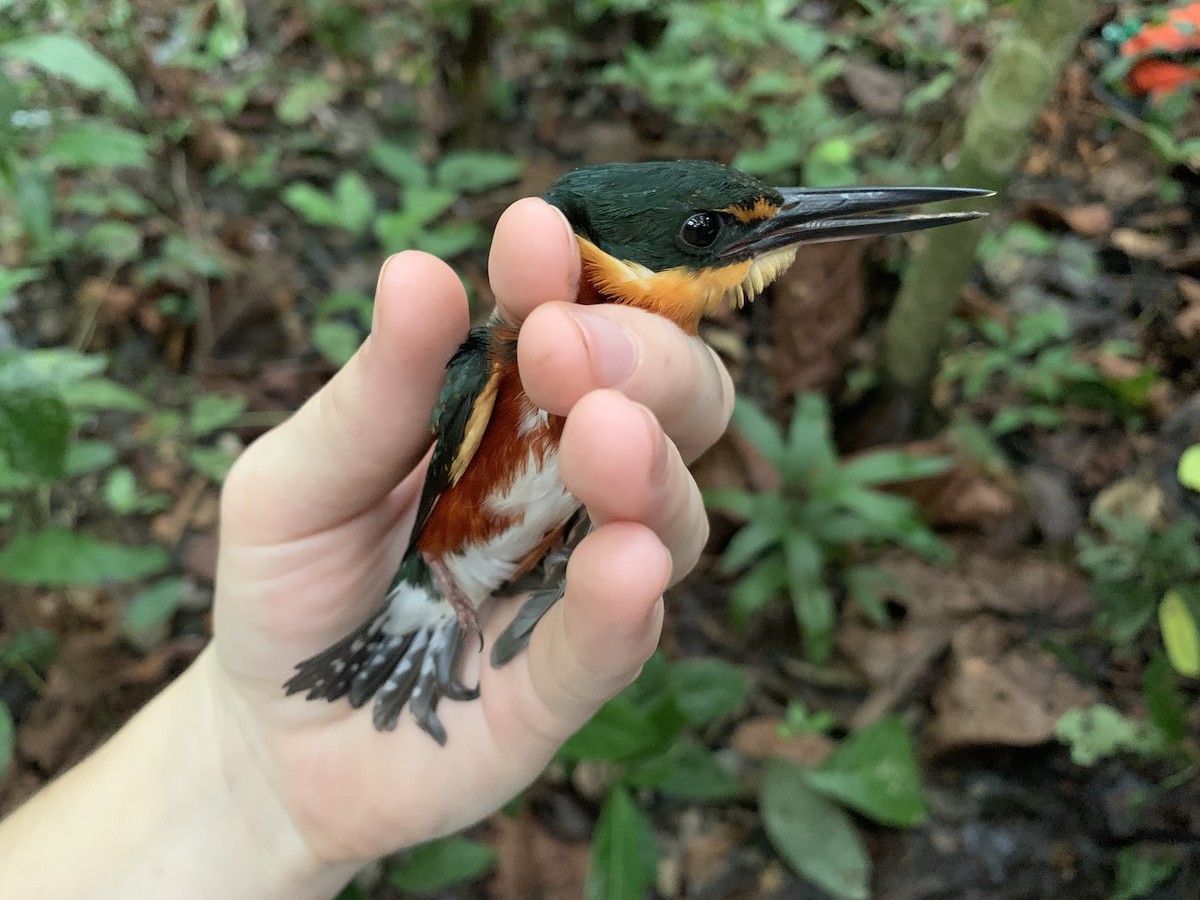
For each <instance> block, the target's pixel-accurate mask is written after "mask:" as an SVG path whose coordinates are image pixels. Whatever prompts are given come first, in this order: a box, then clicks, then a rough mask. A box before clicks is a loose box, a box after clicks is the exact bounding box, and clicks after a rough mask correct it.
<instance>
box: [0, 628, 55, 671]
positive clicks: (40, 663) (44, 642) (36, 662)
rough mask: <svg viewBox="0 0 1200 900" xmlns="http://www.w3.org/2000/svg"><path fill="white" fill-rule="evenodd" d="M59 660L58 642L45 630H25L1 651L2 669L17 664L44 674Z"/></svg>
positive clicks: (19, 632)
mask: <svg viewBox="0 0 1200 900" xmlns="http://www.w3.org/2000/svg"><path fill="white" fill-rule="evenodd" d="M57 658H58V641H56V640H55V639H54V635H53V634H51V633H50V632H49V631H47V630H46V629H45V628H25V629H23V630H21V631H18V632H17V633H16V634H14V635H13V636H12V638H11V639H10V640H9V642H8V644H6V645H5V646H4V648H3V649H0V667H8V666H13V665H17V664H24V665H26V666H29V667H30V668H32V669H33V670H35V671H37V672H44V671H45V670H46V669H48V668H50V664H51V663H52V662H54V660H55V659H57Z"/></svg>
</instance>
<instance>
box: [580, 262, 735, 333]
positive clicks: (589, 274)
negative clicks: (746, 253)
mask: <svg viewBox="0 0 1200 900" xmlns="http://www.w3.org/2000/svg"><path fill="white" fill-rule="evenodd" d="M579 252H580V255H581V256H582V257H583V280H584V281H585V282H587V284H588V286H589V288H590V289H591V291H594V292H595V293H598V294H600V295H601V296H602V297H605V298H607V299H608V300H609V301H610V302H613V303H622V304H624V305H626V306H636V307H638V308H639V309H645V310H649V311H650V312H654V313H657V314H658V315H660V316H665V317H666V318H668V319H670V320H671V321H672V322H674V323H675V324H676V325H678V326H679V327H680V328H682V329H683V330H684V331H687V332H689V333H691V334H695V333H696V329H697V327H698V326H699V324H700V317H701V316H702V315H704V313H705V311H706V310H707V309H709V308H710V307H712V306H713V305H715V304H716V303H718V302H719V301H720V300H721V298H722V297H724V296H725V294H726V293H727V292H728V291H732V290H734V289H735V288H737V286H738V285H739V284H741V283H742V281H743V279H745V277H746V276H747V275H748V274H749V272H750V266H751V262H750V260H744V261H743V262H738V263H732V264H730V265H728V266H722V267H720V268H717V269H712V268H710V269H700V270H698V271H696V270H692V269H685V268H683V267H676V268H673V269H666V270H664V271H662V272H653V271H651V270H650V269H647V268H646V267H645V266H643V265H640V264H639V263H634V262H626V261H623V260H619V259H615V258H614V257H612V256H609V255H608V254H607V253H605V252H604V251H603V250H601V249H600V248H599V247H597V246H596V245H595V244H593V243H592V242H591V241H589V240H587V239H585V238H579Z"/></svg>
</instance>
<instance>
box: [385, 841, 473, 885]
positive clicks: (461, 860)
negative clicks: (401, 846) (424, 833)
mask: <svg viewBox="0 0 1200 900" xmlns="http://www.w3.org/2000/svg"><path fill="white" fill-rule="evenodd" d="M495 864H496V853H495V851H494V850H492V848H491V847H489V846H487V845H486V844H481V843H479V841H472V840H470V839H469V838H465V837H460V836H457V835H453V836H451V837H446V838H442V839H441V840H437V841H431V842H430V843H428V844H422V845H421V846H419V847H414V848H413V849H412V850H410V851H409V852H408V853H407V854H406V855H405V858H404V860H403V861H402V862H400V863H399V864H397V865H395V866H393V867H392V868H391V869H390V871H389V872H388V881H389V882H391V885H392V887H394V888H396V889H397V890H401V891H411V892H413V893H415V894H432V893H435V892H437V891H444V890H446V889H447V888H450V887H453V886H454V885H456V884H465V883H467V882H468V881H474V880H475V879H477V878H480V877H482V876H483V875H486V874H487V873H488V872H489V871H490V870H491V868H492V866H494V865H495Z"/></svg>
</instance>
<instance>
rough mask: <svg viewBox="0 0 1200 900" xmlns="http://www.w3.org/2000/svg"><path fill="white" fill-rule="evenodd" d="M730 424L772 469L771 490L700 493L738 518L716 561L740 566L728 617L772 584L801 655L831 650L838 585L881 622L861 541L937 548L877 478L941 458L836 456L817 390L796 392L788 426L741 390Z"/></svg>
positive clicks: (936, 554) (931, 465) (745, 610)
mask: <svg viewBox="0 0 1200 900" xmlns="http://www.w3.org/2000/svg"><path fill="white" fill-rule="evenodd" d="M733 425H734V427H735V428H737V429H738V430H740V431H741V432H742V434H744V435H745V436H746V438H747V439H749V440H750V442H751V443H753V444H754V446H755V447H756V448H757V449H758V451H759V452H760V453H762V455H763V457H764V458H765V459H766V461H767V462H769V463H770V464H771V466H772V468H773V469H774V470H775V472H776V473H777V474H778V475H779V479H780V486H779V489H778V490H776V491H771V492H767V493H761V494H756V493H751V492H748V491H740V490H710V491H707V492H706V493H705V502H706V503H707V505H708V506H709V508H710V509H716V510H719V511H721V512H723V513H726V514H728V515H730V516H733V517H735V518H738V519H741V520H744V521H745V522H746V525H745V526H744V527H743V528H742V529H741V530H740V531H739V532H738V533H737V534H736V535H735V536H734V538H733V539H732V540H731V541H730V542H729V545H728V546H727V547H726V548H725V552H724V554H723V555H722V557H721V563H720V567H721V569H722V570H723V571H725V572H739V571H743V570H746V574H745V575H744V576H743V577H742V578H741V580H739V581H738V583H737V584H736V585H735V586H734V589H733V593H732V595H731V597H730V601H731V607H732V612H733V616H734V620H735V622H737V623H738V624H742V625H744V624H745V622H746V620H747V619H748V618H749V617H750V616H751V615H752V614H754V613H756V612H757V611H758V610H760V609H761V608H762V607H763V606H765V605H766V604H767V603H769V602H770V601H771V600H773V599H774V598H775V597H777V596H779V595H780V594H786V595H787V596H788V597H789V598H790V600H791V603H792V609H793V611H794V612H795V616H796V622H797V624H798V625H799V627H800V631H801V634H802V636H803V639H804V646H805V650H806V652H807V653H808V656H809V657H810V658H811V659H812V660H813V661H814V662H817V663H823V662H825V661H827V660H828V659H829V656H830V654H831V653H832V651H833V634H834V626H835V621H836V616H835V599H834V598H835V594H834V591H833V588H835V587H836V588H840V589H842V590H844V592H845V593H846V594H848V595H849V596H850V597H852V598H853V599H854V600H855V602H857V603H858V604H859V606H861V607H862V608H863V610H864V611H865V612H866V613H867V615H868V616H870V617H871V618H872V620H874V621H876V622H878V623H880V624H882V623H884V622H886V621H887V613H886V611H885V610H884V607H883V604H882V602H881V601H880V599H879V595H880V590H881V588H882V587H883V585H882V583H881V580H880V574H879V573H878V572H877V571H876V570H875V569H874V568H872V567H871V566H870V565H869V564H867V563H864V562H862V561H861V560H860V558H859V557H860V556H861V551H862V549H864V548H870V547H877V546H880V545H884V544H899V545H901V546H904V547H908V548H909V549H911V550H915V551H917V552H918V553H921V554H922V555H924V556H926V557H928V558H931V559H941V560H948V559H949V554H948V551H947V550H946V548H945V547H944V546H943V545H942V544H941V542H940V541H939V540H938V539H937V537H936V535H934V533H933V532H932V531H931V530H930V529H929V527H928V526H927V525H926V524H925V523H924V521H923V519H922V517H921V512H920V510H919V508H918V507H917V506H916V504H915V503H913V502H912V501H911V500H908V499H907V498H904V497H900V496H897V495H895V494H889V493H885V492H883V491H880V490H877V487H878V486H880V485H886V484H890V483H893V482H898V481H913V480H919V479H922V478H929V477H931V476H934V475H938V474H940V473H942V472H945V471H946V470H947V469H948V468H949V467H950V460H948V459H943V458H931V457H919V456H913V455H912V454H908V453H900V452H894V451H880V452H874V453H869V454H864V455H861V456H857V457H855V458H853V459H850V460H847V461H842V460H839V459H838V455H837V447H836V446H834V443H833V438H832V436H831V434H830V427H829V410H828V408H827V405H826V402H825V399H824V398H823V397H820V396H818V395H815V394H802V395H799V396H798V397H797V398H796V408H795V413H794V414H793V416H792V422H791V425H790V427H789V429H788V432H787V435H786V436H785V435H783V434H782V433H781V432H780V430H779V428H778V427H777V426H776V425H775V423H774V422H772V421H771V420H770V419H769V418H767V417H766V416H765V415H764V414H763V413H762V412H761V411H760V410H758V409H757V408H756V407H754V406H753V405H751V404H750V403H749V402H748V401H746V400H745V399H739V400H738V402H737V405H736V406H735V408H734V413H733Z"/></svg>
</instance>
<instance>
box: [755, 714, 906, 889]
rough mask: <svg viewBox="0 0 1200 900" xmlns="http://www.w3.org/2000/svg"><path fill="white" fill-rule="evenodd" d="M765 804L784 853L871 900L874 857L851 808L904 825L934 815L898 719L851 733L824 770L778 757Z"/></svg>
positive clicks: (811, 875) (818, 879)
mask: <svg viewBox="0 0 1200 900" xmlns="http://www.w3.org/2000/svg"><path fill="white" fill-rule="evenodd" d="M758 802H759V810H760V811H761V813H762V817H763V824H764V825H765V826H766V831H767V836H768V837H769V838H770V839H771V843H772V844H774V845H775V849H776V850H778V851H779V853H780V855H781V856H783V858H784V859H785V860H787V862H788V863H789V864H790V865H791V866H792V867H793V868H794V869H795V870H796V871H797V872H798V873H799V874H800V875H802V876H804V877H805V878H807V879H808V880H809V881H812V882H813V883H814V884H816V885H818V886H819V887H821V888H822V889H824V890H825V891H828V892H829V893H830V894H832V895H833V896H834V897H838V898H842V900H866V898H867V897H869V896H870V882H871V859H870V857H869V856H868V855H867V851H866V848H865V846H864V845H863V841H862V837H861V835H860V834H859V832H858V828H857V827H856V826H855V824H854V822H853V820H852V819H851V818H850V817H849V816H848V815H847V814H846V811H845V809H843V807H845V808H849V809H851V810H853V811H854V812H856V813H858V814H860V815H863V816H866V817H867V818H868V819H871V820H873V821H875V822H878V823H880V824H882V825H890V826H895V827H900V828H908V827H911V826H913V825H917V824H919V823H920V822H922V821H923V820H924V819H925V815H926V812H925V800H924V797H923V795H922V792H921V779H920V773H919V772H918V770H917V762H916V755H915V753H914V752H913V746H912V738H911V737H910V736H909V734H908V730H907V729H906V728H905V727H904V724H903V723H902V722H901V721H900V719H898V718H896V717H894V716H892V717H888V718H885V719H881V720H880V721H878V722H876V723H875V724H874V725H869V726H867V727H865V728H862V729H860V730H859V731H856V732H854V733H852V734H850V735H849V736H848V737H846V738H845V739H844V740H843V741H842V742H841V743H840V744H839V745H838V746H837V748H836V749H835V750H834V751H833V753H831V754H830V755H829V756H828V757H827V758H826V759H825V761H824V762H822V763H821V764H820V765H818V766H805V765H800V764H797V763H790V762H784V761H782V760H772V761H771V762H769V763H768V764H767V769H766V772H765V774H764V776H763V780H762V785H761V787H760V789H759V797H758Z"/></svg>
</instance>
